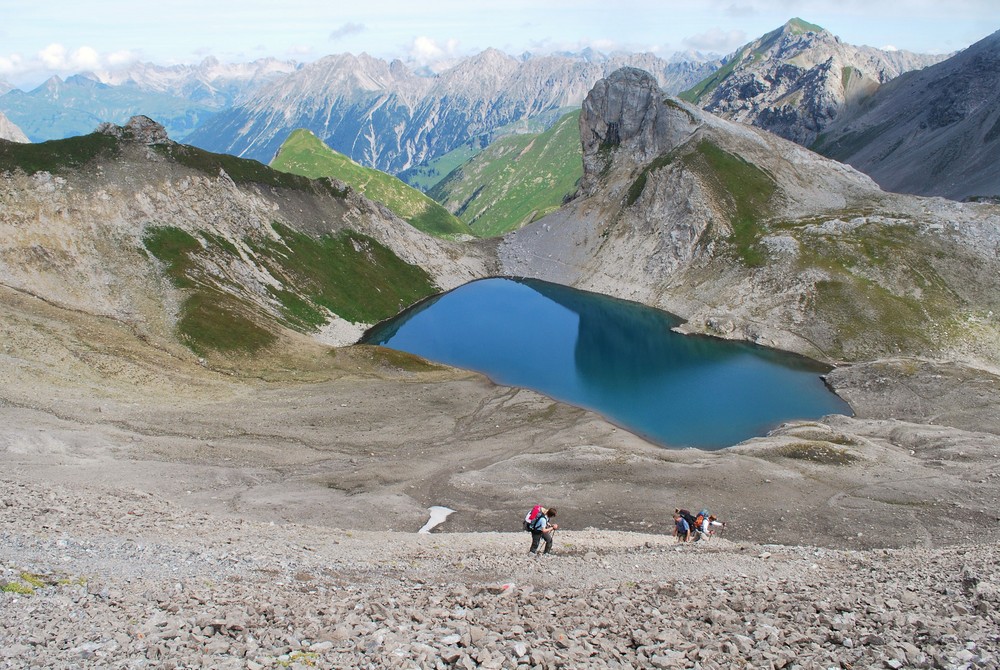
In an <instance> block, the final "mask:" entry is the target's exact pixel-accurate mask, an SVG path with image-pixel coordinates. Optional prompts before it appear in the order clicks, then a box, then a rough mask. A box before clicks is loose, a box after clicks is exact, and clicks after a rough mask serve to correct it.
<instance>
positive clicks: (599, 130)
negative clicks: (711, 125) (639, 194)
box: [580, 67, 700, 189]
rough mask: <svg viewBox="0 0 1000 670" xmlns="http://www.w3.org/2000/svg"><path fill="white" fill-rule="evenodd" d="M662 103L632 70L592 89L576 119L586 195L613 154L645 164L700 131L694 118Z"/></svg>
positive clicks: (650, 81) (653, 86)
mask: <svg viewBox="0 0 1000 670" xmlns="http://www.w3.org/2000/svg"><path fill="white" fill-rule="evenodd" d="M664 98H665V95H664V93H663V91H662V90H661V89H660V86H659V84H657V81H656V78H655V77H653V75H651V74H650V73H648V72H646V71H645V70H640V69H638V68H635V67H623V68H621V69H619V70H616V71H614V72H613V73H611V74H610V75H609V76H608V77H607V78H605V79H601V80H600V81H598V82H597V83H596V84H595V85H594V87H593V89H591V91H590V93H589V94H588V95H587V97H586V99H585V100H584V101H583V108H582V111H581V113H580V138H581V142H582V143H583V166H584V168H583V169H584V184H583V185H584V188H585V189H587V188H589V187H591V186H593V184H594V182H595V180H596V177H597V176H598V175H599V174H600V173H601V172H603V171H604V170H605V169H606V167H607V165H608V161H609V160H612V159H613V157H612V154H615V155H624V156H627V157H628V158H629V159H634V160H636V161H637V162H646V161H649V160H652V159H653V158H655V157H656V156H659V155H660V154H663V153H665V152H667V151H669V150H670V149H672V148H673V147H675V146H677V145H678V144H680V143H681V142H683V141H684V140H685V139H686V138H688V137H690V136H691V134H692V133H693V132H694V130H695V129H696V128H697V127H698V126H699V125H700V122H699V121H698V120H697V117H696V115H695V113H694V112H693V111H692V110H691V109H688V108H686V106H685V105H684V103H682V102H680V101H678V100H675V99H673V98H666V104H664ZM615 149H624V151H613V150H615Z"/></svg>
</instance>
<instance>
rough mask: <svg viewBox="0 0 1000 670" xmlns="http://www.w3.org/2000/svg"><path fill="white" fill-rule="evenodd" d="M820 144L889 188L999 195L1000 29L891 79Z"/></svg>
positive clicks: (956, 195)
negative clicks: (936, 61) (941, 59)
mask: <svg viewBox="0 0 1000 670" xmlns="http://www.w3.org/2000/svg"><path fill="white" fill-rule="evenodd" d="M814 148H815V149H816V150H817V151H819V152H820V153H823V154H825V155H827V156H830V157H831V158H835V159H837V160H839V161H843V162H846V163H850V164H851V165H853V166H854V167H856V168H858V169H859V170H861V171H863V172H865V173H867V174H869V175H871V176H872V177H873V178H874V179H875V181H877V182H878V183H879V184H880V185H881V186H882V187H883V188H885V189H887V190H891V191H897V192H900V193H917V194H922V195H940V196H944V197H946V198H953V199H956V200H961V199H964V198H970V197H977V196H989V197H993V198H997V197H1000V31H998V32H995V33H993V34H992V35H990V36H989V37H987V38H985V39H983V40H981V41H979V42H977V43H976V44H973V45H972V46H970V47H969V48H968V49H966V50H964V51H962V52H960V53H959V54H957V55H956V56H954V57H952V58H949V59H948V60H946V61H944V62H943V63H939V64H937V65H934V66H932V67H928V68H927V69H925V70H920V71H919V72H909V73H907V74H904V75H902V76H900V77H899V78H898V79H895V80H893V81H891V82H889V83H888V84H886V85H885V86H883V87H882V88H880V89H879V90H878V91H876V92H875V94H874V95H872V96H871V98H870V99H869V100H867V101H866V102H865V104H864V105H862V106H859V107H857V108H854V109H851V110H848V112H847V113H845V114H843V115H842V116H841V117H840V118H838V119H837V121H836V122H835V123H834V124H833V125H832V126H830V127H829V128H828V129H827V131H826V132H825V133H824V134H823V135H821V136H820V138H819V140H818V141H817V142H816V145H815V147H814Z"/></svg>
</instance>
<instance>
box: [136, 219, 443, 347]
mask: <svg viewBox="0 0 1000 670" xmlns="http://www.w3.org/2000/svg"><path fill="white" fill-rule="evenodd" d="M272 228H273V230H274V232H275V233H276V234H277V238H278V239H277V240H275V239H272V238H269V237H261V238H259V239H251V238H247V239H243V240H239V241H238V242H237V243H238V244H239V245H240V246H241V247H242V252H241V250H239V249H237V247H236V245H235V244H234V243H233V242H232V241H230V240H226V239H224V238H222V237H220V236H218V235H215V234H212V233H210V232H208V231H201V232H199V233H197V236H196V235H193V234H191V233H188V232H186V231H184V230H181V229H179V228H173V227H168V226H158V227H150V228H147V229H146V232H145V235H144V236H143V243H144V245H145V247H146V250H147V251H148V252H149V253H150V254H152V255H153V256H155V257H156V258H157V259H159V260H160V261H161V262H162V263H163V264H164V266H165V267H166V274H167V276H168V277H169V278H170V279H171V281H172V282H173V283H174V285H175V286H177V288H179V289H183V290H184V291H185V299H184V303H183V304H182V306H181V313H180V319H179V320H178V323H177V336H178V338H179V339H180V340H181V341H182V342H183V343H184V344H186V345H187V346H188V347H190V348H191V349H192V350H193V351H195V352H196V353H199V354H205V353H208V352H210V351H220V352H253V351H257V350H259V349H261V348H263V347H266V346H268V345H269V344H271V343H272V342H274V341H275V339H276V335H275V333H276V330H277V326H279V325H280V326H285V327H287V328H291V329H293V330H298V331H301V332H309V331H313V330H315V329H316V328H317V327H319V326H321V325H322V324H324V323H325V322H326V319H327V311H329V312H332V313H334V314H337V315H338V316H340V317H342V318H344V319H347V320H348V321H352V322H356V323H357V322H369V323H374V322H376V321H381V320H383V319H386V318H388V317H390V316H392V315H394V314H396V313H397V312H398V311H399V310H401V309H402V308H403V307H405V306H407V305H410V304H412V303H414V302H417V301H418V300H420V299H422V298H425V297H427V296H428V295H431V294H432V293H434V292H435V290H436V289H435V287H434V285H433V283H432V281H431V280H430V277H428V275H427V273H426V272H424V271H423V270H422V269H420V268H418V267H416V266H413V265H409V264H407V263H405V262H403V261H402V260H400V259H399V258H398V257H397V256H396V255H395V254H393V253H392V251H390V250H389V249H387V248H386V247H384V246H383V245H381V244H379V243H378V242H376V241H375V240H373V239H371V238H370V237H367V236H365V235H362V234H360V233H357V232H354V231H350V230H346V231H342V232H341V233H339V234H337V235H336V236H329V235H325V236H322V237H319V238H315V237H311V236H309V235H306V234H304V233H300V232H298V231H295V230H292V229H290V228H288V227H287V226H283V225H281V224H277V223H275V224H273V225H272ZM243 256H246V257H247V259H248V261H249V262H250V263H252V264H253V265H255V266H258V267H263V268H266V269H267V271H268V273H269V274H270V275H271V276H272V277H274V278H275V279H277V280H278V281H279V282H280V285H279V286H277V287H275V286H268V287H267V291H268V293H269V298H270V300H271V301H273V302H275V303H277V304H278V305H279V312H280V317H279V318H277V319H275V318H273V317H272V316H270V314H268V313H267V312H265V311H264V310H263V309H261V308H260V306H259V304H257V297H256V296H254V295H253V293H252V292H250V291H248V290H246V287H241V286H238V285H234V284H233V282H232V281H231V280H229V279H227V278H224V277H220V276H219V275H218V273H217V272H212V271H211V270H210V268H213V267H216V268H217V267H224V266H227V265H230V264H239V263H240V262H242V258H243Z"/></svg>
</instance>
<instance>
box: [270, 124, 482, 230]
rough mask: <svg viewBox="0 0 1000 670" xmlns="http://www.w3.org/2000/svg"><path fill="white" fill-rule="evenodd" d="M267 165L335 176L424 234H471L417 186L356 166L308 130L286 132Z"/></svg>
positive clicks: (308, 174) (311, 174)
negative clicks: (283, 140)
mask: <svg viewBox="0 0 1000 670" xmlns="http://www.w3.org/2000/svg"><path fill="white" fill-rule="evenodd" d="M271 167H273V168H274V169H276V170H281V171H283V172H288V173H292V174H298V175H303V176H305V177H310V178H312V179H316V178H319V177H333V178H335V179H339V180H340V181H342V182H344V183H346V184H347V185H348V186H351V187H352V188H355V189H357V190H358V191H359V192H361V193H364V194H365V197H367V198H369V199H371V200H375V201H376V202H381V203H382V204H384V205H385V206H386V207H388V208H389V209H390V210H392V211H393V212H394V213H395V214H396V215H397V216H399V217H400V218H401V219H404V220H406V221H409V222H410V224H411V225H412V226H413V227H414V228H417V229H419V230H422V231H424V232H425V233H429V234H431V235H437V236H438V237H451V236H455V235H463V234H464V235H469V234H471V231H470V230H469V228H468V226H466V225H465V224H464V223H462V222H461V221H459V220H458V219H457V218H456V217H455V216H453V215H452V214H451V213H450V212H449V211H448V210H446V209H445V208H443V207H441V205H439V204H437V203H436V202H434V201H433V200H431V199H430V198H428V197H427V196H426V195H424V194H423V193H421V192H420V191H418V190H417V189H415V188H413V187H411V186H408V185H407V184H405V183H403V182H402V181H400V180H399V179H397V178H396V177H393V176H392V175H389V174H386V173H384V172H380V171H379V170H375V169H373V168H367V167H364V166H362V165H358V164H357V163H355V162H354V161H352V160H351V159H350V158H348V157H347V156H345V155H343V154H341V153H338V152H336V151H334V150H333V149H331V148H330V147H328V146H327V145H326V144H324V143H323V142H322V141H321V140H320V139H319V138H318V137H316V136H315V135H313V134H312V133H311V132H309V131H308V130H296V131H294V132H293V133H292V134H291V135H289V136H288V139H286V140H285V142H284V144H282V145H281V149H280V150H279V151H278V155H277V156H275V157H274V160H273V161H271Z"/></svg>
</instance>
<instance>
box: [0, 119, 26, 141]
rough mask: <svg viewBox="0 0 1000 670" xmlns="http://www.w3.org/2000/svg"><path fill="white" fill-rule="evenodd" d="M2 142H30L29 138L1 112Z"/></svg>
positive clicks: (0, 128) (0, 138)
mask: <svg viewBox="0 0 1000 670" xmlns="http://www.w3.org/2000/svg"><path fill="white" fill-rule="evenodd" d="M0 140H10V141H11V142H30V140H29V139H28V136H27V135H25V134H24V132H23V131H22V130H21V129H20V128H18V127H17V126H16V125H14V123H13V122H12V121H11V120H10V119H8V118H7V117H6V116H4V114H3V112H0Z"/></svg>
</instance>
